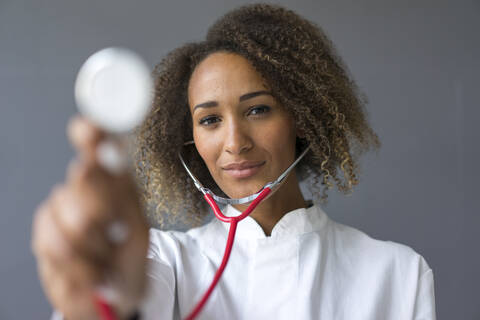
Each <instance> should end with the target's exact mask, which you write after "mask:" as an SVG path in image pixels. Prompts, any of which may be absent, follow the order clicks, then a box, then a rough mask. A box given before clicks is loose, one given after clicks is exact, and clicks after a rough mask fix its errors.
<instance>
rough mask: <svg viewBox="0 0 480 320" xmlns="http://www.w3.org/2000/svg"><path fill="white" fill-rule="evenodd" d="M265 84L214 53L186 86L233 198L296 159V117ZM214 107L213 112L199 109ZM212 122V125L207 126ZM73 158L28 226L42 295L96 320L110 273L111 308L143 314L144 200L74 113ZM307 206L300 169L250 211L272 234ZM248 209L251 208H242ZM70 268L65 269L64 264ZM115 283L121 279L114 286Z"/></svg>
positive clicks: (100, 135)
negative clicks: (114, 236) (247, 167)
mask: <svg viewBox="0 0 480 320" xmlns="http://www.w3.org/2000/svg"><path fill="white" fill-rule="evenodd" d="M258 91H265V92H268V91H269V87H268V85H267V84H266V83H265V81H264V80H263V79H262V77H261V76H260V75H259V74H258V73H257V72H256V71H255V70H254V69H253V68H252V66H251V65H250V64H249V62H248V61H247V60H245V59H244V58H242V57H241V56H238V55H235V54H227V53H214V54H212V55H210V56H209V57H207V58H206V59H205V60H204V61H203V62H201V63H200V64H199V65H198V67H197V68H196V70H195V71H194V73H193V75H192V77H191V79H190V82H189V91H188V96H189V102H190V110H191V113H192V121H193V124H194V126H193V131H194V132H193V134H194V140H195V143H196V146H197V149H198V151H199V153H200V155H201V156H202V158H203V160H204V161H205V163H206V164H207V166H208V169H209V170H210V172H211V174H212V176H213V177H214V179H215V181H216V182H217V183H218V185H219V186H220V187H221V188H222V190H224V192H225V193H226V194H227V195H229V196H230V197H243V196H246V195H249V194H252V193H254V192H256V191H257V190H258V189H260V188H261V187H262V186H263V185H265V183H267V182H269V181H273V180H274V179H276V178H277V177H278V175H279V174H281V173H282V172H283V170H285V169H286V168H287V167H288V166H289V165H290V163H292V162H293V161H294V154H295V138H296V135H297V132H296V129H295V123H294V121H293V118H292V117H291V116H290V115H289V114H288V113H287V112H286V110H285V109H284V108H283V106H281V105H280V104H279V103H278V102H277V101H276V100H275V99H274V98H273V97H272V96H271V95H270V94H268V93H264V94H260V95H256V96H254V97H253V96H250V97H248V99H243V101H241V102H240V101H239V100H240V97H241V96H243V95H245V94H246V93H252V92H258ZM209 101H210V102H211V101H215V102H216V106H211V107H208V108H205V107H199V108H196V109H195V110H194V108H195V106H197V105H198V104H203V103H205V102H209ZM206 118H208V119H209V120H208V121H205V119H206ZM68 136H69V139H70V141H71V143H72V145H73V146H74V148H75V149H76V151H77V157H76V161H74V162H72V164H71V165H70V166H69V168H68V170H67V172H66V177H65V181H63V182H62V183H61V184H58V185H57V186H55V187H54V188H53V189H52V191H51V193H50V194H49V195H48V197H47V198H46V199H45V200H44V201H43V202H42V203H41V204H40V206H39V207H38V208H37V210H36V212H35V215H34V221H33V225H32V251H33V253H34V255H35V257H36V259H37V266H38V273H39V277H40V280H41V282H42V286H43V288H44V290H45V293H46V295H47V297H48V299H49V300H50V302H51V303H52V305H53V306H54V308H55V309H56V310H59V311H60V312H61V313H62V314H63V315H65V318H66V319H68V320H76V319H98V313H97V310H96V309H95V306H94V304H93V298H94V295H95V292H96V290H97V288H98V286H99V285H102V284H104V281H105V276H106V275H110V276H111V275H116V276H118V278H116V277H114V278H111V281H112V285H113V286H114V287H115V289H116V292H117V299H116V300H113V301H111V302H110V305H111V306H112V308H113V310H114V312H115V313H116V314H117V317H118V319H127V318H128V317H129V315H130V314H131V313H132V311H133V310H135V309H136V308H137V305H138V303H139V302H140V301H141V299H142V296H143V294H144V292H145V286H146V273H145V271H146V258H145V257H146V253H147V249H148V243H149V240H148V224H147V222H146V220H145V217H144V216H143V210H142V208H141V205H140V195H139V193H138V191H137V188H136V184H135V182H134V180H133V178H132V177H131V176H130V175H129V174H128V173H123V174H120V175H112V174H110V173H109V172H108V171H106V170H105V169H104V168H103V167H102V166H101V165H100V164H99V163H98V161H97V159H96V151H95V150H96V148H97V146H98V144H99V143H100V142H101V141H102V140H103V139H105V133H104V132H102V131H101V130H99V129H98V128H96V127H95V126H94V125H92V124H91V123H89V122H88V121H87V120H86V119H84V118H82V117H79V116H76V117H74V118H73V119H72V120H71V121H70V123H69V125H68ZM244 160H249V161H250V160H254V161H256V162H258V163H261V166H260V167H259V169H258V170H257V171H256V172H255V174H254V175H251V176H249V177H243V178H238V177H237V178H236V177H232V176H231V175H229V174H228V173H227V172H226V171H225V170H224V169H222V168H223V167H224V166H225V165H226V164H229V163H232V162H239V161H244ZM301 207H305V201H304V199H303V197H302V194H301V192H300V188H299V185H298V180H297V177H296V175H295V173H294V172H292V174H291V175H290V176H289V177H288V179H287V180H286V181H285V183H284V184H283V186H282V187H281V188H279V189H278V190H277V191H276V192H275V193H274V194H273V195H272V196H271V197H269V198H267V199H266V200H264V201H263V202H262V203H261V204H260V205H259V206H258V207H257V208H256V209H255V211H254V212H253V213H252V215H251V216H252V217H253V218H254V219H255V220H256V221H258V223H259V224H260V225H261V227H262V228H263V230H264V232H265V234H267V235H270V234H271V231H272V229H273V227H274V226H275V224H276V223H277V222H278V220H279V219H280V218H281V217H282V216H283V215H284V214H285V213H286V212H288V211H291V210H294V209H297V208H301ZM236 208H237V209H239V210H244V209H245V208H246V206H244V205H239V206H236ZM119 220H120V221H122V222H123V223H125V224H126V225H127V226H128V230H129V234H128V237H127V239H125V241H124V242H122V243H114V242H112V241H111V240H110V239H109V238H108V237H107V236H106V234H107V232H106V230H107V227H108V226H109V225H111V223H112V222H114V221H119ZM65 266H68V267H65ZM115 279H123V281H116V280H115Z"/></svg>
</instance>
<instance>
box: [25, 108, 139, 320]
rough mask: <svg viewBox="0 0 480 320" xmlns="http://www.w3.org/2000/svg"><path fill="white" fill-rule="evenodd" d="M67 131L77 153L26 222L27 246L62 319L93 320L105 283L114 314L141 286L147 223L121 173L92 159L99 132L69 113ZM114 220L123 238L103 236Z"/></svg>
mask: <svg viewBox="0 0 480 320" xmlns="http://www.w3.org/2000/svg"><path fill="white" fill-rule="evenodd" d="M68 136H69V139H70V141H71V143H72V144H73V145H74V147H75V149H76V150H77V151H78V157H77V158H76V159H75V161H73V162H72V163H71V164H70V166H69V168H68V170H67V174H66V180H65V182H64V183H63V184H59V185H57V186H56V187H54V188H53V190H52V191H51V193H50V195H49V196H48V197H47V199H46V200H45V201H44V202H43V203H42V204H41V205H40V206H39V207H38V209H37V210H36V212H35V216H34V221H33V229H32V250H33V253H34V255H35V256H36V258H37V263H38V273H39V276H40V280H41V282H42V285H43V288H44V290H45V292H46V295H47V296H48V298H49V300H50V302H51V303H52V304H53V306H54V307H55V308H56V309H57V310H58V311H60V312H61V313H62V314H63V315H64V316H65V318H66V319H69V320H76V319H82V320H83V319H98V314H97V310H96V307H95V304H94V303H93V301H94V297H95V294H96V293H97V292H103V293H105V292H107V293H108V292H110V291H111V290H112V289H113V292H110V293H114V295H113V296H111V297H110V298H111V301H109V303H110V305H111V306H112V307H113V309H114V311H115V312H116V313H117V317H118V318H119V319H122V318H125V317H127V316H128V314H130V313H131V312H132V311H134V309H135V308H136V307H137V306H138V303H139V301H140V299H141V298H142V296H143V293H144V291H145V281H146V275H145V268H146V253H147V249H148V224H147V222H146V219H145V218H144V216H143V212H142V211H143V210H142V207H141V204H140V196H139V194H138V192H137V189H136V185H135V182H134V180H133V178H132V177H131V176H130V175H129V174H128V173H127V172H125V173H122V174H111V173H109V172H108V171H107V170H105V169H104V168H103V167H102V166H101V165H100V164H99V163H98V161H97V158H96V155H95V150H96V147H97V145H98V144H99V142H101V141H102V139H104V138H105V134H104V133H103V132H102V131H101V130H99V129H98V128H96V127H95V126H93V125H92V124H91V123H89V122H88V121H87V120H86V119H84V118H82V117H79V116H76V117H74V118H73V119H72V120H71V121H70V123H69V125H68ZM112 226H113V227H112ZM115 226H116V227H117V228H118V227H119V226H120V229H122V228H121V227H122V226H123V227H125V226H126V227H127V228H126V229H124V230H123V231H125V230H128V232H127V233H126V234H124V235H126V237H124V239H121V238H122V237H120V238H119V237H118V233H117V239H116V240H115V238H114V237H113V238H112V237H111V236H108V235H109V234H111V233H110V231H111V230H112V228H114V229H115V228H116V227H115ZM117 231H119V230H117ZM120 231H122V230H120ZM120 233H122V232H120ZM120 236H121V234H120ZM122 240H123V241H122ZM99 288H100V289H101V290H99ZM105 289H106V290H105ZM107 296H110V295H109V294H108V295H107Z"/></svg>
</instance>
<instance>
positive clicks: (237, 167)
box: [222, 161, 265, 178]
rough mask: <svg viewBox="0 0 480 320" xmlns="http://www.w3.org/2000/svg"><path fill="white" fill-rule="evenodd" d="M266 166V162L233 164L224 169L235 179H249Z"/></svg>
mask: <svg viewBox="0 0 480 320" xmlns="http://www.w3.org/2000/svg"><path fill="white" fill-rule="evenodd" d="M264 164H265V161H242V162H232V163H229V164H227V165H226V166H223V167H222V169H223V170H225V172H226V173H227V174H228V175H230V176H231V177H233V178H248V177H251V176H253V175H255V174H256V173H257V172H258V171H260V170H261V168H262V166H263V165H264Z"/></svg>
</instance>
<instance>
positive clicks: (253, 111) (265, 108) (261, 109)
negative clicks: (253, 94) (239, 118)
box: [248, 105, 270, 115]
mask: <svg viewBox="0 0 480 320" xmlns="http://www.w3.org/2000/svg"><path fill="white" fill-rule="evenodd" d="M269 111H270V107H269V106H266V105H259V106H254V107H252V108H250V109H249V110H248V114H251V115H258V114H262V113H267V112H269Z"/></svg>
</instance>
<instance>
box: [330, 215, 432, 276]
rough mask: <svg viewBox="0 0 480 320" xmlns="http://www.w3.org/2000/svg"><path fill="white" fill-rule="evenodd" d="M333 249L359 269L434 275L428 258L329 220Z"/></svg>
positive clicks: (408, 247) (395, 243)
mask: <svg viewBox="0 0 480 320" xmlns="http://www.w3.org/2000/svg"><path fill="white" fill-rule="evenodd" d="M329 231H330V232H329V237H330V241H331V245H332V246H334V247H335V249H336V250H341V251H339V252H342V253H343V255H344V256H345V257H346V258H347V259H349V260H350V261H352V262H353V263H354V264H356V265H357V266H358V267H360V268H366V269H367V270H368V269H370V270H372V269H375V270H377V271H380V270H383V271H384V272H389V273H392V272H393V273H396V272H399V273H402V274H405V275H406V273H410V274H411V275H412V276H415V277H418V276H420V275H423V274H424V273H426V272H428V271H431V268H430V266H429V265H428V263H427V261H426V260H425V258H424V257H423V256H422V255H421V254H419V253H418V252H417V251H415V250H414V249H413V248H412V247H410V246H408V245H405V244H402V243H398V242H394V241H390V240H380V239H375V238H373V237H371V236H370V235H368V234H367V233H365V232H363V231H361V230H358V229H356V228H353V227H351V226H347V225H344V224H341V223H338V222H335V221H333V220H331V219H329Z"/></svg>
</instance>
